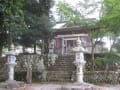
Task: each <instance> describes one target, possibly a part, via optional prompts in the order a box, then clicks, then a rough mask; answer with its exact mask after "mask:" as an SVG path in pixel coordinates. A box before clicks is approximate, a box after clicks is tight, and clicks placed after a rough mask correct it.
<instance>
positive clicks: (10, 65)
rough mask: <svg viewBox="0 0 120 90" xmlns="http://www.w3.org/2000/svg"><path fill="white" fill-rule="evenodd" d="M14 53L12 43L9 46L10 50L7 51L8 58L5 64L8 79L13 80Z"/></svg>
mask: <svg viewBox="0 0 120 90" xmlns="http://www.w3.org/2000/svg"><path fill="white" fill-rule="evenodd" d="M15 55H16V53H15V51H14V45H13V44H12V45H11V47H10V51H9V52H8V59H7V65H8V69H9V72H8V76H9V77H8V81H10V82H13V81H14V66H15V65H16V64H17V63H16V62H15V61H16V57H15Z"/></svg>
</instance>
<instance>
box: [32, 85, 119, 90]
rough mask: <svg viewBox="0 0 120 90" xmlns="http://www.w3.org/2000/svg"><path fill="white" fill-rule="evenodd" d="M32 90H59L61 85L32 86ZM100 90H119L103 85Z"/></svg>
mask: <svg viewBox="0 0 120 90" xmlns="http://www.w3.org/2000/svg"><path fill="white" fill-rule="evenodd" d="M31 87H32V89H33V90H59V88H60V87H61V85H58V84H57V85H56V84H32V85H31ZM100 87H101V89H100V90H120V85H114V86H113V85H104V86H100Z"/></svg>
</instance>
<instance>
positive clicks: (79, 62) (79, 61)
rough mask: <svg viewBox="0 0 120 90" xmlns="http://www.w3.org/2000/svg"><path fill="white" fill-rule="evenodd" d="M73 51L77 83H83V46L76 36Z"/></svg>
mask: <svg viewBox="0 0 120 90" xmlns="http://www.w3.org/2000/svg"><path fill="white" fill-rule="evenodd" d="M73 51H74V52H75V61H74V64H75V65H76V68H77V70H76V72H77V73H76V75H77V83H80V84H82V83H84V81H83V68H84V65H85V63H86V62H85V60H84V51H85V50H84V48H83V46H82V43H81V40H80V39H79V38H78V39H77V42H76V47H74V48H73Z"/></svg>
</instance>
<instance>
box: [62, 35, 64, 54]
mask: <svg viewBox="0 0 120 90" xmlns="http://www.w3.org/2000/svg"><path fill="white" fill-rule="evenodd" d="M63 54H64V37H63V38H62V55H63Z"/></svg>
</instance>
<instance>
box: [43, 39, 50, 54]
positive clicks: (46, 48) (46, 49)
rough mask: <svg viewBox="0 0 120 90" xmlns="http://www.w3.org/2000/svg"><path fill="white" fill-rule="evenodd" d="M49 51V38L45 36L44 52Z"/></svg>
mask: <svg viewBox="0 0 120 90" xmlns="http://www.w3.org/2000/svg"><path fill="white" fill-rule="evenodd" d="M48 53H49V39H48V38H45V39H44V54H48Z"/></svg>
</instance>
